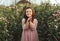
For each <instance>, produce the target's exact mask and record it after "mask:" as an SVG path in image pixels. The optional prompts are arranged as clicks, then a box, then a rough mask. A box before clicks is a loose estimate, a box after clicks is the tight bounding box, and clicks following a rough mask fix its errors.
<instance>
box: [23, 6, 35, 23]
mask: <svg viewBox="0 0 60 41" xmlns="http://www.w3.org/2000/svg"><path fill="white" fill-rule="evenodd" d="M27 9H31V10H32V20H31V21H32V22H33V20H34V18H35V11H34V10H33V9H32V8H31V7H25V8H24V9H23V10H24V16H23V18H24V19H25V23H26V22H27V19H28V17H27V16H26V10H27Z"/></svg>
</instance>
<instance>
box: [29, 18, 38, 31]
mask: <svg viewBox="0 0 60 41" xmlns="http://www.w3.org/2000/svg"><path fill="white" fill-rule="evenodd" d="M37 23H38V21H37V19H34V21H33V23H32V22H31V21H30V28H31V30H35V29H36V27H37Z"/></svg>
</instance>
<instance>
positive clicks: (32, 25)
mask: <svg viewBox="0 0 60 41" xmlns="http://www.w3.org/2000/svg"><path fill="white" fill-rule="evenodd" d="M37 23H38V21H37V19H36V18H35V12H34V11H33V9H32V8H31V7H27V8H26V9H25V13H24V17H23V18H22V28H23V32H22V37H21V41H39V40H38V34H37V30H36V27H37Z"/></svg>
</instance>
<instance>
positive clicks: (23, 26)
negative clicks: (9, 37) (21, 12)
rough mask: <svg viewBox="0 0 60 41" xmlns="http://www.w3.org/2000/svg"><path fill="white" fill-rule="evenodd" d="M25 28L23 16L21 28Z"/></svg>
mask: <svg viewBox="0 0 60 41" xmlns="http://www.w3.org/2000/svg"><path fill="white" fill-rule="evenodd" d="M25 28H26V24H25V19H24V18H23V19H22V29H25Z"/></svg>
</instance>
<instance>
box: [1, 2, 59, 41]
mask: <svg viewBox="0 0 60 41" xmlns="http://www.w3.org/2000/svg"><path fill="white" fill-rule="evenodd" d="M25 6H31V7H32V8H33V9H34V10H35V12H36V18H37V19H38V27H37V31H38V36H39V40H40V41H59V38H60V35H59V34H58V32H60V19H59V18H60V17H59V16H60V13H59V14H57V16H54V14H55V13H54V12H55V11H57V10H58V9H60V8H59V7H60V6H51V5H50V4H49V3H46V4H41V5H39V6H38V5H35V4H30V5H29V4H27V5H22V4H17V5H16V6H12V7H4V6H3V7H1V8H0V41H20V39H21V34H22V25H21V19H22V17H23V8H24V7H25Z"/></svg>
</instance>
